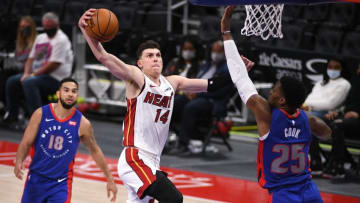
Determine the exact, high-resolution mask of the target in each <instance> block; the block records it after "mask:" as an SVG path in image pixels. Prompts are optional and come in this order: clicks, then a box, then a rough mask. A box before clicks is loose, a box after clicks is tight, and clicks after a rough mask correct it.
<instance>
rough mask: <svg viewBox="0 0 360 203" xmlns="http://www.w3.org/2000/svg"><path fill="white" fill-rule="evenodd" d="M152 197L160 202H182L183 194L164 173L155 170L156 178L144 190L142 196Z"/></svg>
mask: <svg viewBox="0 0 360 203" xmlns="http://www.w3.org/2000/svg"><path fill="white" fill-rule="evenodd" d="M145 195H148V196H151V197H154V198H155V199H156V200H158V201H159V202H160V203H166V202H169V203H170V202H171V203H182V202H183V196H182V194H181V193H180V192H179V190H178V189H177V188H176V187H175V185H174V184H173V183H172V182H171V181H170V180H169V178H167V175H166V173H164V172H162V171H156V180H155V182H153V183H152V184H151V185H150V186H149V187H148V188H147V189H146V190H145V192H144V194H143V196H145Z"/></svg>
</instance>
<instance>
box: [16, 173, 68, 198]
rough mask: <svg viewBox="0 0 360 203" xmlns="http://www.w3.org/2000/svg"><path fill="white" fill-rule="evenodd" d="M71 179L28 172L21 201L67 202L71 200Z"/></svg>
mask: <svg viewBox="0 0 360 203" xmlns="http://www.w3.org/2000/svg"><path fill="white" fill-rule="evenodd" d="M71 186H72V179H70V180H69V179H67V178H60V179H55V180H54V179H49V178H46V177H44V176H41V175H38V174H36V173H30V172H29V174H28V176H27V179H26V182H25V188H24V193H23V196H22V199H21V202H22V203H35V202H46V203H67V202H70V200H71Z"/></svg>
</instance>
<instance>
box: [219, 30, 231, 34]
mask: <svg viewBox="0 0 360 203" xmlns="http://www.w3.org/2000/svg"><path fill="white" fill-rule="evenodd" d="M230 32H231V31H230V30H226V31H224V32H222V33H221V34H222V35H225V34H227V33H230Z"/></svg>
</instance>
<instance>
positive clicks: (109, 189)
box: [106, 181, 118, 202]
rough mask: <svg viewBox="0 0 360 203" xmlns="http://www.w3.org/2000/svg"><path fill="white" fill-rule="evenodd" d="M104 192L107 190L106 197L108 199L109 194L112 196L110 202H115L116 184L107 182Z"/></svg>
mask: <svg viewBox="0 0 360 203" xmlns="http://www.w3.org/2000/svg"><path fill="white" fill-rule="evenodd" d="M106 190H107V196H108V198H110V196H111V193H112V194H113V196H112V197H111V199H110V200H111V202H115V201H116V194H117V190H118V189H117V187H116V184H115V183H114V181H112V182H107V185H106Z"/></svg>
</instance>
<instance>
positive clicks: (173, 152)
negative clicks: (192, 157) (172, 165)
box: [166, 145, 190, 155]
mask: <svg viewBox="0 0 360 203" xmlns="http://www.w3.org/2000/svg"><path fill="white" fill-rule="evenodd" d="M189 152H190V150H189V148H188V147H187V146H185V145H179V146H178V147H176V148H173V149H171V150H169V151H168V152H167V153H166V154H167V155H181V154H184V153H189Z"/></svg>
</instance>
